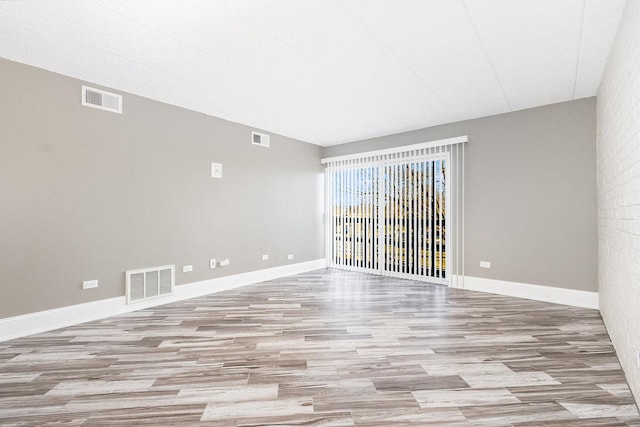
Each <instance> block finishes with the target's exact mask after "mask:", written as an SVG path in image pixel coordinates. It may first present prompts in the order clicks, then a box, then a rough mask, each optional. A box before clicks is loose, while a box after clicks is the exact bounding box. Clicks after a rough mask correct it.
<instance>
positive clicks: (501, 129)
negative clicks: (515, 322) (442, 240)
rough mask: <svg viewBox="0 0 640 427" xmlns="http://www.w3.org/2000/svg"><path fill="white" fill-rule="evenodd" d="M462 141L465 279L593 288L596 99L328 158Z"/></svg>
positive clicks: (364, 145)
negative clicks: (482, 263)
mask: <svg viewBox="0 0 640 427" xmlns="http://www.w3.org/2000/svg"><path fill="white" fill-rule="evenodd" d="M460 135H468V136H469V141H470V142H469V144H468V145H467V147H466V157H465V160H466V163H465V174H466V175H465V186H466V187H465V193H466V197H465V245H466V246H465V274H466V275H470V276H476V277H484V278H489V279H498V280H507V281H514V282H523V283H532V284H537V285H546V286H555V287H562V288H569V289H580V290H585V291H594V292H595V291H597V267H596V262H597V242H596V100H595V98H589V99H583V100H578V101H572V102H565V103H561V104H554V105H548V106H544V107H538V108H532V109H528V110H523V111H517V112H513V113H507V114H501V115H497V116H491V117H485V118H480V119H475V120H468V121H463V122H458V123H453V124H447V125H442V126H436V127H432V128H427V129H421V130H416V131H411V132H405V133H400V134H396V135H390V136H384V137H380V138H374V139H369V140H365V141H357V142H352V143H348V144H342V145H338V146H332V147H327V148H326V149H325V151H324V157H332V156H338V155H343V154H351V153H357V152H361V151H370V150H376V149H381V148H388V147H395V146H401V145H408V144H415V143H419V142H426V141H432V140H437V139H442V138H449V137H454V136H460ZM481 260H482V261H490V262H491V269H490V270H487V269H483V268H480V267H479V263H480V261H481Z"/></svg>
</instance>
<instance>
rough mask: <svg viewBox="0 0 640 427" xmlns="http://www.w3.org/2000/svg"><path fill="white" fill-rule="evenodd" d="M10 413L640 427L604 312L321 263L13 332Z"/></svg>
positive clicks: (240, 421) (1, 405) (71, 420)
mask: <svg viewBox="0 0 640 427" xmlns="http://www.w3.org/2000/svg"><path fill="white" fill-rule="evenodd" d="M0 424H1V425H30V426H31V425H48V424H53V425H70V426H94V425H115V426H132V425H137V424H146V425H158V426H163V425H181V426H186V425H196V424H197V425H212V426H265V425H290V426H300V425H305V426H307V425H308V426H352V425H356V426H397V425H416V426H427V425H433V426H449V425H451V426H453V425H455V426H467V425H471V426H492V427H493V426H556V425H557V426H564V427H578V426H580V427H584V426H611V427H613V426H640V416H639V414H638V408H637V407H636V405H635V404H634V401H633V398H632V396H631V393H630V391H629V388H628V386H627V383H626V382H625V378H624V376H623V373H622V370H621V369H620V365H619V363H618V360H617V359H616V355H615V352H614V350H613V348H612V346H611V342H610V341H609V338H608V336H607V333H606V331H605V328H604V326H603V323H602V320H601V318H600V315H599V313H598V312H597V311H596V310H588V309H580V308H573V307H567V306H562V305H555V304H547V303H541V302H535V301H528V300H521V299H516V298H509V297H502V296H496V295H490V294H482V293H476V292H470V291H462V290H457V289H448V288H446V287H443V286H438V285H429V284H424V283H420V282H412V281H407V280H399V279H391V278H383V277H377V276H370V275H365V274H358V273H349V272H342V271H337V270H320V271H315V272H311V273H307V274H301V275H297V276H291V277H287V278H284V279H279V280H274V281H270V282H265V283H262V284H259V285H254V286H247V287H244V288H241V289H236V290H231V291H227V292H221V293H217V294H212V295H209V296H205V297H201V298H196V299H192V300H188V301H183V302H179V303H172V304H168V305H164V306H161V307H155V308H152V309H147V310H141V311H138V312H134V313H130V314H126V315H121V316H116V317H112V318H108V319H105V320H102V321H96V322H91V323H86V324H82V325H78V326H74V327H69V328H65V329H61V330H57V331H52V332H49V333H43V334H39V335H34V336H31V337H26V338H21V339H17V340H13V341H8V342H4V343H0Z"/></svg>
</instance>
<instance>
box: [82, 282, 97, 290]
mask: <svg viewBox="0 0 640 427" xmlns="http://www.w3.org/2000/svg"><path fill="white" fill-rule="evenodd" d="M97 287H98V281H97V280H85V281H84V282H82V289H92V288H97Z"/></svg>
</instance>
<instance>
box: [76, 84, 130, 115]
mask: <svg viewBox="0 0 640 427" xmlns="http://www.w3.org/2000/svg"><path fill="white" fill-rule="evenodd" d="M82 105H86V106H87V107H91V108H98V109H100V110H106V111H111V112H114V113H120V114H122V95H118V94H115V93H111V92H106V91H104V90H100V89H94V88H92V87H88V86H82Z"/></svg>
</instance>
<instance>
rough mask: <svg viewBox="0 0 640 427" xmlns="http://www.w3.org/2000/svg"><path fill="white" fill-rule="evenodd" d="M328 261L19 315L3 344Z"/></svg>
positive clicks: (0, 330) (4, 323) (0, 329)
mask: <svg viewBox="0 0 640 427" xmlns="http://www.w3.org/2000/svg"><path fill="white" fill-rule="evenodd" d="M326 265H327V262H326V260H325V259H317V260H313V261H307V262H300V263H296V264H289V265H283V266H280V267H273V268H267V269H264V270H257V271H250V272H248V273H240V274H235V275H232V276H224V277H219V278H214V279H208V280H203V281H201V282H193V283H187V284H184V285H179V286H176V287H175V289H174V294H173V295H169V296H167V297H164V298H157V299H153V300H150V301H143V302H139V303H134V304H127V299H126V297H125V296H121V297H115V298H109V299H104V300H100V301H92V302H88V303H84V304H76V305H71V306H68V307H61V308H54V309H52V310H45V311H38V312H35V313H29V314H23V315H20V316H14V317H7V318H5V319H0V342H2V341H7V340H11V339H15V338H20V337H24V336H27V335H33V334H38V333H41V332H47V331H51V330H54V329H60V328H64V327H66V326H71V325H77V324H79V323H84V322H90V321H93V320H98V319H104V318H105V317H109V316H115V315H118V314H122V313H128V312H131V311H136V310H141V309H143V308H149V307H154V306H157V305H162V304H167V303H170V302H175V301H182V300H185V299H189V298H195V297H199V296H202V295H207V294H211V293H215V292H220V291H225V290H228V289H234V288H239V287H241V286H246V285H252V284H255V283H260V282H264V281H266V280H272V279H278V278H280V277H286V276H291V275H294V274H299V273H306V272H308V271H313V270H319V269H322V268H325V267H326Z"/></svg>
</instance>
